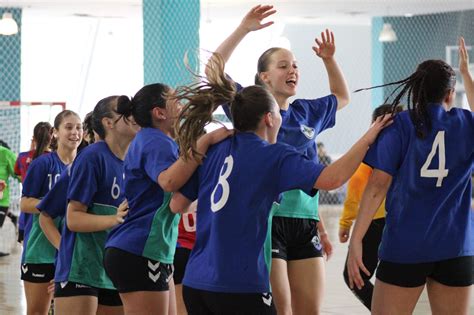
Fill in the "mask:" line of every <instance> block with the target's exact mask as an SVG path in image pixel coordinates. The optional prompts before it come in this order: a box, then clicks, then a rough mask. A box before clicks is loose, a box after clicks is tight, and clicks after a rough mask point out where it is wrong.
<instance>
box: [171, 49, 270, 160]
mask: <svg viewBox="0 0 474 315" xmlns="http://www.w3.org/2000/svg"><path fill="white" fill-rule="evenodd" d="M224 64H225V62H224V59H223V58H222V56H221V55H220V54H217V53H214V54H213V56H212V57H211V59H210V60H209V62H208V64H207V70H206V73H207V78H203V77H199V76H198V75H196V76H197V77H199V78H200V79H201V81H200V82H198V83H196V84H194V85H191V86H188V87H179V88H178V89H176V96H175V98H176V99H178V100H179V101H182V100H185V101H186V102H187V104H186V105H185V107H184V108H183V110H182V111H181V113H180V116H179V118H178V120H177V124H178V125H177V132H176V134H178V143H179V146H180V152H181V154H184V156H185V157H188V156H189V154H190V153H192V154H193V155H194V156H199V153H198V152H196V142H197V139H198V138H199V137H200V136H201V135H202V134H203V130H204V127H205V126H206V125H207V124H209V123H210V122H212V121H213V118H212V113H213V112H214V110H215V109H216V108H217V107H219V106H220V105H221V104H224V103H230V106H231V113H232V120H233V123H234V127H235V129H236V130H239V131H253V130H256V129H257V127H258V123H259V121H260V119H261V118H262V116H263V115H264V114H265V113H267V112H270V111H271V110H272V105H273V103H274V98H273V96H272V95H271V94H270V93H269V92H268V91H267V90H266V89H265V88H263V87H260V86H256V85H253V86H249V87H246V88H244V89H243V90H241V91H240V92H236V86H235V83H234V82H233V81H232V80H230V79H229V78H228V77H227V76H226V75H225V73H224ZM183 120H184V121H183ZM181 121H182V122H181ZM180 122H181V123H180Z"/></svg>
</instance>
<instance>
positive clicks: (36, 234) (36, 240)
mask: <svg viewBox="0 0 474 315" xmlns="http://www.w3.org/2000/svg"><path fill="white" fill-rule="evenodd" d="M65 168H66V165H65V164H64V163H63V162H62V161H61V160H60V159H59V156H58V154H57V153H56V152H52V153H50V154H43V155H41V156H40V157H38V158H36V159H35V160H34V161H33V162H31V165H30V167H29V168H28V172H27V173H26V178H25V180H24V181H23V191H22V195H23V197H31V198H36V199H42V198H43V197H44V196H45V195H46V194H47V193H48V192H49V191H50V190H51V188H52V187H53V185H54V184H55V182H56V181H57V179H58V178H59V176H60V175H61V172H62V171H63V170H64V169H65ZM38 219H39V214H33V215H32V216H31V218H30V219H29V220H28V221H27V224H26V227H25V239H24V242H23V256H22V263H23V264H25V263H30V264H50V263H51V264H52V263H54V260H55V256H56V249H55V248H54V246H53V245H51V243H50V242H49V241H48V239H47V238H46V236H45V235H44V233H43V231H42V230H41V227H40V225H39V221H38Z"/></svg>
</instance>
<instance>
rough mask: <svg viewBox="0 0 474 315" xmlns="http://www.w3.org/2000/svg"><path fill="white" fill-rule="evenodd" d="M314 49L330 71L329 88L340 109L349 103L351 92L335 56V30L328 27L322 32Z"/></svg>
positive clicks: (328, 71)
mask: <svg viewBox="0 0 474 315" xmlns="http://www.w3.org/2000/svg"><path fill="white" fill-rule="evenodd" d="M313 50H314V52H315V53H316V55H317V56H318V57H320V58H321V59H322V60H323V63H324V66H325V67H326V71H327V73H328V79H329V89H330V91H331V93H332V94H334V95H335V96H336V98H337V109H338V110H339V109H341V108H343V107H345V106H346V105H347V104H349V101H350V93H349V87H348V86H347V82H346V79H345V78H344V74H343V73H342V70H341V69H340V68H339V65H338V64H337V62H336V59H335V57H334V55H335V53H336V45H335V42H334V34H333V32H332V31H330V30H328V29H326V32H321V39H318V38H316V46H313Z"/></svg>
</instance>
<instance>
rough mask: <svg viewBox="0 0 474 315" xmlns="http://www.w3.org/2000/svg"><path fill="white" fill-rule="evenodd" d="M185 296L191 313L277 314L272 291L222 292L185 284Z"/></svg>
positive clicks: (207, 314) (202, 314) (201, 314)
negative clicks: (195, 287)
mask: <svg viewBox="0 0 474 315" xmlns="http://www.w3.org/2000/svg"><path fill="white" fill-rule="evenodd" d="M183 298H184V304H185V305H186V310H187V311H188V314H189V315H210V314H216V315H220V314H226V315H241V314H246V315H264V314H269V315H272V314H276V311H275V306H274V304H273V297H272V294H271V293H270V292H268V293H222V292H211V291H205V290H198V289H193V288H190V287H187V286H183Z"/></svg>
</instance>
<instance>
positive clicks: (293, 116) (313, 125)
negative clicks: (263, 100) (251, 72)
mask: <svg viewBox="0 0 474 315" xmlns="http://www.w3.org/2000/svg"><path fill="white" fill-rule="evenodd" d="M236 87H237V91H240V90H242V89H243V87H242V85H240V84H239V83H236ZM223 109H224V112H225V113H226V115H227V117H228V118H229V119H231V120H232V116H231V112H230V107H229V104H225V105H223ZM336 111H337V98H336V96H335V95H333V94H331V95H327V96H324V97H321V98H317V99H296V100H294V101H293V102H292V103H290V106H289V107H288V109H287V110H282V109H280V114H281V118H282V122H281V128H280V131H279V132H278V142H282V143H286V144H288V145H291V146H293V147H295V149H296V150H297V151H298V152H300V153H302V154H305V155H307V156H308V157H309V158H310V159H312V160H314V161H316V162H317V161H318V151H317V148H316V136H317V135H318V134H320V133H321V132H323V131H324V130H326V129H329V128H332V127H334V125H335V124H336Z"/></svg>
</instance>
